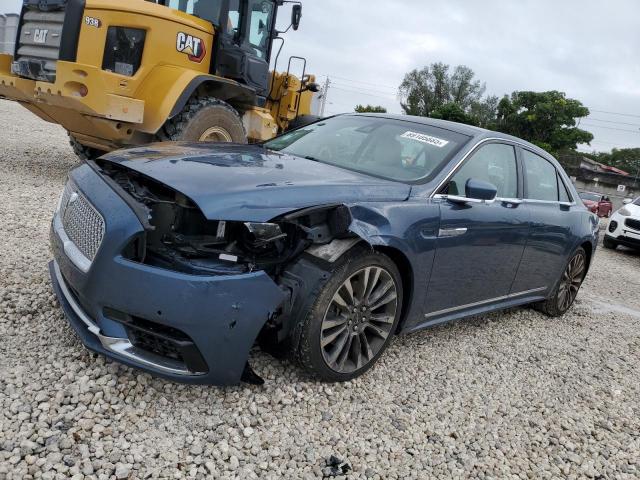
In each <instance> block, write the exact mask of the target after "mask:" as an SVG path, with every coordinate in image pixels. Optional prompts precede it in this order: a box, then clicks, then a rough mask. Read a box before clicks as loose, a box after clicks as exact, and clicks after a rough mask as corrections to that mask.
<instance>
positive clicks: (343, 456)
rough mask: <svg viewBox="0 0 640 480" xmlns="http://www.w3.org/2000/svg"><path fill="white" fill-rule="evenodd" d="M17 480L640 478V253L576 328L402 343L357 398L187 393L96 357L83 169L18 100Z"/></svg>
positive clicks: (6, 114)
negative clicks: (62, 282)
mask: <svg viewBox="0 0 640 480" xmlns="http://www.w3.org/2000/svg"><path fill="white" fill-rule="evenodd" d="M0 118H3V119H5V121H4V122H3V124H2V125H3V127H2V130H1V131H0V146H1V149H2V157H1V158H0V192H2V200H1V201H0V478H2V479H7V480H17V479H22V478H42V479H47V478H49V479H58V478H61V479H65V478H81V475H86V476H87V477H88V478H92V479H95V478H97V479H105V480H107V479H113V478H132V479H134V478H135V479H137V478H141V479H142V478H154V479H155V478H211V477H213V478H222V479H234V478H265V479H281V478H286V479H300V478H305V479H306V478H320V477H321V476H322V471H323V469H325V468H326V467H327V464H326V459H328V458H330V457H331V456H332V455H334V456H335V457H336V458H339V459H340V460H341V461H343V462H346V463H347V464H348V465H349V466H350V467H351V468H352V469H353V470H352V471H350V472H349V473H348V478H349V479H359V478H361V479H364V478H370V479H398V478H415V479H418V478H420V479H421V478H452V477H458V478H466V477H476V478H507V477H509V478H559V477H568V478H584V477H594V478H621V479H622V478H638V477H639V476H640V466H639V461H638V458H640V438H639V437H638V432H639V431H640V408H639V405H640V382H639V381H638V377H639V375H640V295H639V294H638V291H639V290H638V289H639V288H640V254H638V253H634V252H631V251H630V250H623V249H620V250H618V251H615V252H611V251H607V250H604V249H599V251H598V252H597V255H596V258H595V261H594V264H593V267H592V269H591V272H590V273H589V277H588V278H587V281H586V283H585V285H584V287H583V289H582V290H581V292H580V294H579V296H578V301H577V303H576V305H575V306H574V308H573V309H572V310H571V311H570V312H569V313H568V314H566V315H565V316H564V317H562V318H559V319H549V318H546V317H544V316H543V315H541V314H539V313H538V312H536V311H534V310H532V309H515V310H510V311H507V312H502V313H498V314H491V315H487V316H483V317H479V318H475V319H470V320H465V321H461V322H457V323H453V324H448V325H442V326H439V327H437V328H433V329H431V330H428V331H424V332H420V333H417V334H414V335H410V336H404V337H400V338H397V339H395V341H394V342H393V343H392V345H391V347H390V348H389V350H388V351H387V353H386V354H385V355H384V356H383V357H382V358H381V360H380V362H379V363H378V365H377V366H376V367H375V368H373V369H372V370H371V371H370V372H369V373H367V374H366V375H365V376H363V377H361V378H359V379H356V380H354V381H351V382H349V383H345V384H337V385H325V384H321V383H317V382H315V381H313V380H311V379H309V378H308V377H306V376H305V375H303V374H302V373H301V372H300V371H299V370H298V369H296V368H295V367H293V366H292V365H291V364H289V363H287V362H282V361H279V360H275V359H273V358H271V357H269V356H267V355H265V354H262V353H260V352H256V353H255V354H254V355H253V359H252V364H253V366H254V368H255V369H256V371H257V372H258V373H260V374H261V375H262V376H263V377H264V378H265V380H266V384H265V386H264V387H260V388H257V387H253V386H248V385H240V386H237V387H232V388H225V389H221V388H215V387H208V386H195V385H179V384H175V383H170V382H167V381H165V380H162V379H159V378H153V377H151V376H149V375H147V374H144V373H141V372H139V371H136V370H133V369H130V368H128V367H125V366H122V365H120V364H117V363H114V362H111V361H109V360H106V359H105V358H103V357H101V356H98V355H94V354H92V353H90V352H88V351H87V350H86V349H85V348H84V347H83V346H82V344H81V343H80V341H79V340H78V338H77V337H76V336H75V334H74V333H73V332H72V330H71V328H70V327H69V326H68V325H67V323H66V321H65V320H64V318H63V315H62V312H61V310H60V308H59V306H58V303H57V301H56V299H55V296H54V294H53V292H52V290H51V286H50V283H49V276H48V270H47V262H48V261H49V259H50V253H49V247H48V232H49V222H50V219H51V215H52V212H53V209H54V208H55V206H56V203H57V201H58V198H59V195H60V192H61V189H62V186H63V184H64V181H65V176H66V172H67V171H68V170H69V169H70V168H71V167H73V166H74V165H75V164H76V163H77V160H76V159H75V157H74V156H73V154H72V152H71V149H70V147H69V146H68V144H67V136H66V134H65V132H64V131H62V129H61V128H59V127H57V126H55V125H51V124H48V123H45V122H44V121H42V120H39V119H37V118H36V117H35V116H33V115H32V114H30V113H29V112H28V111H27V110H25V109H23V108H22V107H19V106H18V105H16V104H14V103H9V102H5V101H0Z"/></svg>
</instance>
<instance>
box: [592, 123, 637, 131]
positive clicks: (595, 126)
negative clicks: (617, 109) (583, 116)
mask: <svg viewBox="0 0 640 480" xmlns="http://www.w3.org/2000/svg"><path fill="white" fill-rule="evenodd" d="M582 125H585V126H587V127H592V128H604V129H605V130H618V131H620V132H629V133H640V130H628V129H626V128H615V127H605V126H603V125H593V124H590V123H582Z"/></svg>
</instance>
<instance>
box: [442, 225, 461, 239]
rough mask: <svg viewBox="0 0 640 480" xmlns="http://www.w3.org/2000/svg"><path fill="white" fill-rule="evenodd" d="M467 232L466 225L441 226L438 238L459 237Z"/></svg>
mask: <svg viewBox="0 0 640 480" xmlns="http://www.w3.org/2000/svg"><path fill="white" fill-rule="evenodd" d="M465 233H467V228H466V227H461V228H441V229H440V230H438V238H450V237H459V236H460V235H464V234H465Z"/></svg>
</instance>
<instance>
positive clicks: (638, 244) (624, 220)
mask: <svg viewBox="0 0 640 480" xmlns="http://www.w3.org/2000/svg"><path fill="white" fill-rule="evenodd" d="M624 203H625V206H624V207H622V208H621V209H620V210H618V211H617V212H615V213H614V214H613V216H612V217H611V220H610V221H609V226H608V227H607V231H606V233H605V235H604V240H603V243H604V246H605V248H616V247H617V246H618V245H625V246H627V247H631V248H636V249H640V197H638V198H636V199H635V201H631V200H630V199H626V200H625V201H624Z"/></svg>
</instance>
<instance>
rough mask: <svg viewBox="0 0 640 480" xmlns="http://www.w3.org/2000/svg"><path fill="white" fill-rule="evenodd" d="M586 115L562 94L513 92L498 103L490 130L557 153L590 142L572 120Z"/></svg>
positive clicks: (585, 110) (580, 107)
mask: <svg viewBox="0 0 640 480" xmlns="http://www.w3.org/2000/svg"><path fill="white" fill-rule="evenodd" d="M587 115H589V109H588V108H587V107H585V106H584V105H582V103H581V102H580V101H578V100H574V99H572V98H566V96H565V94H564V93H563V92H558V91H555V90H554V91H549V92H513V93H512V94H511V96H510V97H509V96H506V95H505V96H504V98H502V100H500V102H499V104H498V110H497V120H496V122H495V125H494V129H495V130H498V131H501V132H504V133H508V134H511V135H514V136H516V137H520V138H522V139H524V140H527V141H529V142H531V143H534V144H536V145H538V146H539V147H541V148H543V149H545V150H547V151H549V152H551V153H557V152H559V151H562V150H575V149H576V147H577V145H578V144H581V143H589V142H591V140H593V135H592V134H591V133H589V132H587V131H585V130H581V129H580V128H578V127H577V126H576V119H577V118H582V117H586V116H587Z"/></svg>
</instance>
